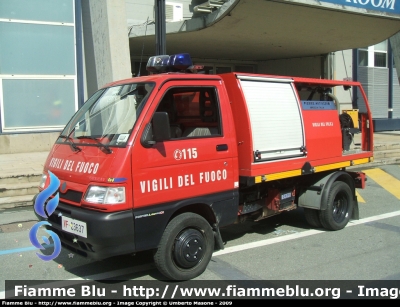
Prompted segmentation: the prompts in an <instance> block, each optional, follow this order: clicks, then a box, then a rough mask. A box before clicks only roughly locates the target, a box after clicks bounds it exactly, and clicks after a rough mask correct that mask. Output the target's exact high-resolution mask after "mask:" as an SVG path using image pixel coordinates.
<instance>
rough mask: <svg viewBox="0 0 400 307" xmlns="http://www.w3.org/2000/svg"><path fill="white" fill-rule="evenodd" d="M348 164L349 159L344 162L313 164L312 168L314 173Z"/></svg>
mask: <svg viewBox="0 0 400 307" xmlns="http://www.w3.org/2000/svg"><path fill="white" fill-rule="evenodd" d="M350 165H351V164H350V161H345V162H339V163H333V164H326V165H319V166H315V167H314V170H315V172H316V173H318V172H323V171H328V170H331V169H335V168H342V167H348V166H350Z"/></svg>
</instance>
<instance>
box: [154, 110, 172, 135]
mask: <svg viewBox="0 0 400 307" xmlns="http://www.w3.org/2000/svg"><path fill="white" fill-rule="evenodd" d="M152 122H153V136H154V140H155V141H156V142H162V141H166V140H170V139H171V131H170V129H169V117H168V113H167V112H156V113H154V116H153V121H152Z"/></svg>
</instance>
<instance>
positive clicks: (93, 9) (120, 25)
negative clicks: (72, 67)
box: [82, 0, 132, 96]
mask: <svg viewBox="0 0 400 307" xmlns="http://www.w3.org/2000/svg"><path fill="white" fill-rule="evenodd" d="M82 19H83V33H84V50H85V68H86V80H87V82H86V85H87V93H88V96H90V95H91V94H93V93H94V92H95V91H96V90H97V89H99V88H100V87H102V86H103V85H105V84H106V83H109V82H111V81H115V80H120V79H126V78H130V77H132V73H131V62H130V52H129V37H128V26H127V18H126V8H125V0H95V1H93V0H82Z"/></svg>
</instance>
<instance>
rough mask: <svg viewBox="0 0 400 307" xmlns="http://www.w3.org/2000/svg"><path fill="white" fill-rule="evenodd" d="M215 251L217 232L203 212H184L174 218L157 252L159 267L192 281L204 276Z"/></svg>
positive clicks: (168, 274)
mask: <svg viewBox="0 0 400 307" xmlns="http://www.w3.org/2000/svg"><path fill="white" fill-rule="evenodd" d="M213 251H214V234H213V230H212V228H211V226H210V224H209V223H208V222H207V221H206V220H205V219H204V218H203V217H201V216H200V215H198V214H194V213H190V212H187V213H183V214H180V215H178V216H176V217H175V218H173V219H172V220H171V221H170V222H169V224H168V225H167V227H166V228H165V231H164V233H163V235H162V237H161V241H160V244H159V246H158V249H157V251H156V253H155V255H154V262H155V264H156V267H157V269H158V270H159V271H160V272H161V273H162V274H163V275H164V276H165V277H167V278H168V279H171V280H189V279H193V278H195V277H197V276H199V275H201V274H202V273H203V272H204V271H205V270H206V268H207V266H208V263H209V262H210V260H211V256H212V253H213Z"/></svg>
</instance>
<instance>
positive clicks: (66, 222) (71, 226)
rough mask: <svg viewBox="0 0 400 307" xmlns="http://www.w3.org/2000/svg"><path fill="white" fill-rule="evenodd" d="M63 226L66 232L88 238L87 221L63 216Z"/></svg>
mask: <svg viewBox="0 0 400 307" xmlns="http://www.w3.org/2000/svg"><path fill="white" fill-rule="evenodd" d="M61 227H62V230H64V231H66V232H69V233H73V234H76V235H78V236H81V237H84V238H87V228H86V223H85V222H82V221H78V220H75V219H71V218H69V217H66V216H61Z"/></svg>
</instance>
